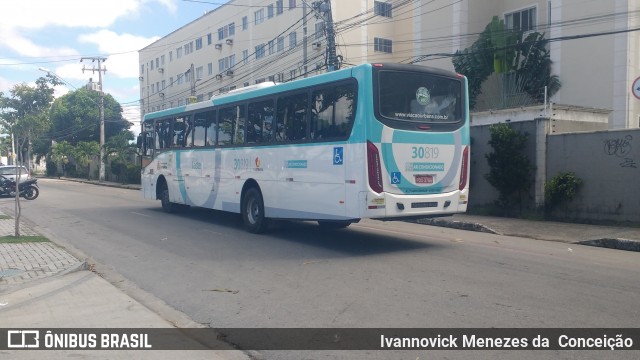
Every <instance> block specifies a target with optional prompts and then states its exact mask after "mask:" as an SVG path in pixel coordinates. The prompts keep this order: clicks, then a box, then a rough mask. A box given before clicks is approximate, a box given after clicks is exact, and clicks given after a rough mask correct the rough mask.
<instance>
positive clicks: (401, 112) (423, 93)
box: [377, 70, 464, 127]
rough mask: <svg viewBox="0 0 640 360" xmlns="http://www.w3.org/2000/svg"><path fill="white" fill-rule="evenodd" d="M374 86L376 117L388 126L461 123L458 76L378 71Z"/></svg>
mask: <svg viewBox="0 0 640 360" xmlns="http://www.w3.org/2000/svg"><path fill="white" fill-rule="evenodd" d="M377 85H378V99H377V101H378V105H379V107H378V108H379V114H378V118H379V119H380V120H381V121H382V122H384V123H385V124H387V125H388V126H392V127H398V125H399V126H400V127H403V126H406V125H407V124H406V123H407V122H409V123H420V124H425V123H426V124H449V125H451V124H455V123H462V122H464V116H463V112H462V105H463V101H462V98H461V97H462V84H461V81H460V80H459V79H455V78H447V77H441V76H437V75H433V74H421V73H417V72H404V71H393V70H388V71H380V72H379V77H378V84H377ZM385 120H391V123H388V122H387V121H385ZM398 122H400V124H398ZM394 123H396V124H395V125H396V126H394ZM403 123H404V124H403Z"/></svg>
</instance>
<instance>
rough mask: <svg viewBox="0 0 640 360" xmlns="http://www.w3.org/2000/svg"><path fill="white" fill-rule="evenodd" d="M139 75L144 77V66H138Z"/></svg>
mask: <svg viewBox="0 0 640 360" xmlns="http://www.w3.org/2000/svg"><path fill="white" fill-rule="evenodd" d="M140 75H144V64H140Z"/></svg>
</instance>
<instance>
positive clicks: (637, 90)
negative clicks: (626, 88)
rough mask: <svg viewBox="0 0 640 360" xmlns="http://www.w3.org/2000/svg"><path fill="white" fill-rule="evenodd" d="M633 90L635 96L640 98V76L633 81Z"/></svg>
mask: <svg viewBox="0 0 640 360" xmlns="http://www.w3.org/2000/svg"><path fill="white" fill-rule="evenodd" d="M631 91H632V92H633V96H635V97H636V98H637V99H640V77H639V78H637V79H635V80H634V81H633V85H632V86H631Z"/></svg>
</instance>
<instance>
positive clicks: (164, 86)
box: [162, 80, 167, 90]
mask: <svg viewBox="0 0 640 360" xmlns="http://www.w3.org/2000/svg"><path fill="white" fill-rule="evenodd" d="M166 88H167V80H162V90H164V89H166Z"/></svg>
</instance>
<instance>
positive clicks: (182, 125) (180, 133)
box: [171, 117, 189, 148]
mask: <svg viewBox="0 0 640 360" xmlns="http://www.w3.org/2000/svg"><path fill="white" fill-rule="evenodd" d="M188 132H189V129H188V123H187V118H186V117H179V118H176V119H174V120H173V139H172V142H171V146H172V147H174V148H180V147H184V146H185V144H186V140H187V133H188Z"/></svg>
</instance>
